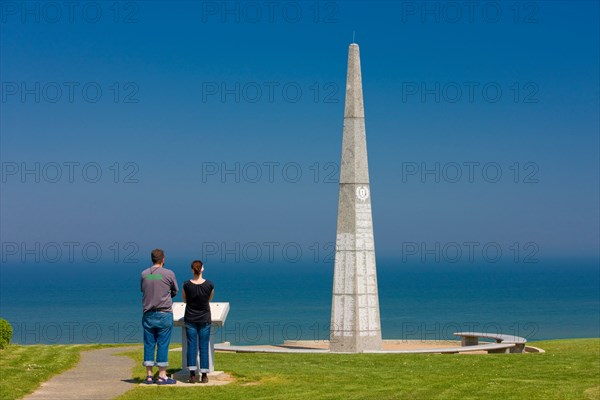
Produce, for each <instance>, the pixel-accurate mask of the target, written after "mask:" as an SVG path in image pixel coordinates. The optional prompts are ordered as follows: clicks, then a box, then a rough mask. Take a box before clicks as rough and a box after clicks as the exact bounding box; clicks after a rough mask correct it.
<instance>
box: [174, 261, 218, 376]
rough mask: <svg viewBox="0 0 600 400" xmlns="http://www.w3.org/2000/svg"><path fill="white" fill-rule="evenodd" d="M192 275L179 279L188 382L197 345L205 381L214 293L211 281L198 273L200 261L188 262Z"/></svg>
mask: <svg viewBox="0 0 600 400" xmlns="http://www.w3.org/2000/svg"><path fill="white" fill-rule="evenodd" d="M192 272H193V273H194V279H190V280H189V281H185V282H184V283H183V292H182V296H183V301H184V302H185V303H186V306H185V316H184V321H185V332H186V334H187V365H188V369H189V370H190V379H189V382H190V383H196V382H197V378H196V370H197V369H198V366H197V361H196V358H197V356H198V349H200V373H201V374H202V378H201V382H202V383H206V382H208V376H206V374H207V373H208V341H209V339H210V323H211V316H210V304H209V302H210V301H211V300H212V298H213V296H214V294H215V286H214V285H213V283H212V282H211V281H209V280H207V279H204V278H203V277H202V273H203V272H204V265H203V264H202V261H200V260H195V261H193V262H192Z"/></svg>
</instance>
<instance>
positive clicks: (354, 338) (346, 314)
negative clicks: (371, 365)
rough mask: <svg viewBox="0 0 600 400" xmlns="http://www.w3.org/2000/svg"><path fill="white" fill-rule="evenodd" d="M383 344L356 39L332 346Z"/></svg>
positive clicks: (353, 348) (351, 54) (358, 348)
mask: <svg viewBox="0 0 600 400" xmlns="http://www.w3.org/2000/svg"><path fill="white" fill-rule="evenodd" d="M379 349H381V322H380V318H379V296H378V292H377V271H376V268H375V243H374V240H373V217H372V215H371V191H370V188H369V167H368V161H367V139H366V131H365V113H364V108H363V93H362V78H361V73H360V53H359V49H358V45H357V44H356V43H352V44H351V45H350V48H349V51H348V76H347V81H346V107H345V111H344V134H343V141H342V164H341V168H340V192H339V203H338V220H337V237H336V250H335V268H334V276H333V299H332V307H331V331H330V350H331V351H332V352H350V353H359V352H363V351H367V350H379Z"/></svg>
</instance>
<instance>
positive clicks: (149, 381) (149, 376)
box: [144, 375, 154, 385]
mask: <svg viewBox="0 0 600 400" xmlns="http://www.w3.org/2000/svg"><path fill="white" fill-rule="evenodd" d="M144 383H145V384H146V385H151V384H153V383H154V377H153V376H152V375H148V376H147V377H146V380H145V381H144Z"/></svg>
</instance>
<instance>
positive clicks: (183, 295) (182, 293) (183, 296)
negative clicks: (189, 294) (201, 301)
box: [181, 286, 187, 303]
mask: <svg viewBox="0 0 600 400" xmlns="http://www.w3.org/2000/svg"><path fill="white" fill-rule="evenodd" d="M181 298H182V299H183V302H184V303H187V298H186V297H185V286H184V288H183V290H182V291H181Z"/></svg>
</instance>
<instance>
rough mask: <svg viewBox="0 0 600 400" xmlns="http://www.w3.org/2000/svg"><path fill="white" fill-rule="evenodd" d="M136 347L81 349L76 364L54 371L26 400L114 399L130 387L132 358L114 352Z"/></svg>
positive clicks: (131, 387) (133, 364) (131, 386)
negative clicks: (53, 374) (60, 372)
mask: <svg viewBox="0 0 600 400" xmlns="http://www.w3.org/2000/svg"><path fill="white" fill-rule="evenodd" d="M136 348H139V346H132V347H111V348H106V349H100V350H89V351H83V352H81V359H80V360H79V363H78V364H77V366H75V368H72V369H70V370H68V371H65V372H63V373H62V374H59V375H56V376H54V377H53V378H51V379H50V380H49V381H47V382H44V383H42V386H41V387H40V388H39V389H38V390H36V391H35V392H34V393H32V394H30V395H29V396H26V397H25V398H24V399H25V400H42V399H43V400H71V399H73V400H74V399H77V400H79V399H87V400H104V399H114V398H115V397H117V396H119V395H121V394H123V393H125V392H126V391H128V390H129V389H133V388H134V387H135V385H132V381H131V369H132V368H133V367H134V366H135V361H134V360H132V359H131V358H129V357H126V356H117V355H115V354H117V353H122V352H125V351H129V350H133V349H136Z"/></svg>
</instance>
